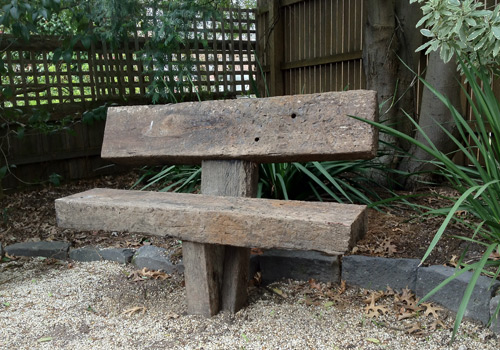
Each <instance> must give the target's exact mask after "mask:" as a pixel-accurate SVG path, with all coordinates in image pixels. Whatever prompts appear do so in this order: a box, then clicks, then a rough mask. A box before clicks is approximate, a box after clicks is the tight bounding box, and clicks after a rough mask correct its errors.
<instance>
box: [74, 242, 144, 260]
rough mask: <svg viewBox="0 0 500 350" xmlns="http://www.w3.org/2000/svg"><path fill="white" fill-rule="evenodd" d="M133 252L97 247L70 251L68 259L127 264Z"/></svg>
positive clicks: (126, 249)
mask: <svg viewBox="0 0 500 350" xmlns="http://www.w3.org/2000/svg"><path fill="white" fill-rule="evenodd" d="M134 252H135V251H134V250H133V249H128V248H104V249H101V248H97V247H92V246H88V247H82V248H76V249H71V251H70V252H69V257H70V259H72V260H76V261H99V260H109V261H116V262H119V263H123V264H126V263H129V262H130V261H131V260H132V257H133V256H134Z"/></svg>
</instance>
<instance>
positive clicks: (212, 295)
mask: <svg viewBox="0 0 500 350" xmlns="http://www.w3.org/2000/svg"><path fill="white" fill-rule="evenodd" d="M182 255H183V260H184V278H185V282H186V296H187V306H188V313H189V314H192V315H203V316H207V317H209V316H213V315H215V314H217V313H218V312H219V310H220V307H221V303H220V301H221V294H220V285H221V283H222V273H223V264H224V246H219V245H214V244H202V243H195V242H188V241H183V242H182Z"/></svg>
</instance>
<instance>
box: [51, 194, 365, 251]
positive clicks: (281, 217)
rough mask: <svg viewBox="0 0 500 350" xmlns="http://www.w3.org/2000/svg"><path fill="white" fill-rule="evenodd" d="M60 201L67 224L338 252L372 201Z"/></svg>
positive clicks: (157, 197) (155, 197)
mask: <svg viewBox="0 0 500 350" xmlns="http://www.w3.org/2000/svg"><path fill="white" fill-rule="evenodd" d="M55 204H56V212H57V222H58V225H59V226H60V227H65V228H77V229H83V230H109V231H129V232H142V233H148V234H152V235H159V236H173V237H178V238H180V239H182V240H189V241H194V242H199V243H211V244H221V245H232V246H238V247H258V248H281V249H294V250H315V251H320V252H324V253H327V254H333V255H339V254H344V253H346V252H347V251H349V250H350V248H351V247H352V245H353V244H354V242H355V241H357V239H358V238H360V235H362V234H363V232H365V228H366V211H365V208H366V206H363V205H348V204H338V203H326V202H302V201H280V200H269V199H258V198H240V197H221V196H207V195H203V194H182V193H164V192H161V193H158V192H142V191H127V190H112V189H93V190H90V191H86V192H82V193H79V194H76V195H72V196H68V197H65V198H61V199H57V200H56V203H55Z"/></svg>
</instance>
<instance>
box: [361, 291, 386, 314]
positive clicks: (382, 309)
mask: <svg viewBox="0 0 500 350" xmlns="http://www.w3.org/2000/svg"><path fill="white" fill-rule="evenodd" d="M375 294H376V293H372V295H371V301H370V305H367V306H366V307H365V313H366V315H367V316H368V317H370V318H373V317H378V316H380V314H382V315H385V314H387V313H388V312H389V309H388V308H387V307H386V306H384V305H376V304H375Z"/></svg>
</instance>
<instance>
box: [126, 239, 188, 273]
mask: <svg viewBox="0 0 500 350" xmlns="http://www.w3.org/2000/svg"><path fill="white" fill-rule="evenodd" d="M132 264H134V265H135V266H137V267H138V268H140V269H142V268H144V267H146V268H148V269H151V270H162V271H164V272H166V273H173V272H179V273H181V272H184V265H183V264H182V263H179V264H173V263H172V261H171V260H170V256H169V255H168V254H167V250H166V249H164V248H160V247H155V246H152V245H145V246H142V247H140V248H139V249H137V252H136V253H135V255H134V257H133V258H132Z"/></svg>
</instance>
